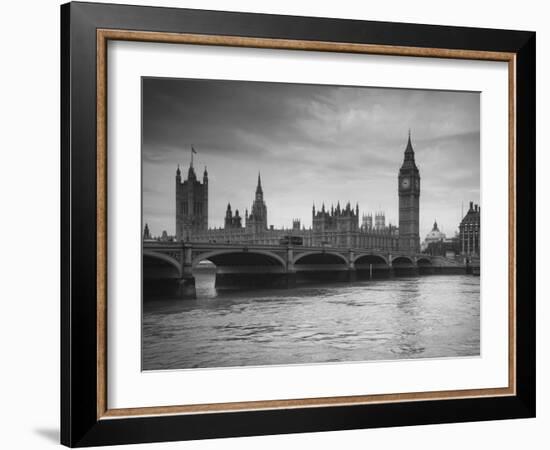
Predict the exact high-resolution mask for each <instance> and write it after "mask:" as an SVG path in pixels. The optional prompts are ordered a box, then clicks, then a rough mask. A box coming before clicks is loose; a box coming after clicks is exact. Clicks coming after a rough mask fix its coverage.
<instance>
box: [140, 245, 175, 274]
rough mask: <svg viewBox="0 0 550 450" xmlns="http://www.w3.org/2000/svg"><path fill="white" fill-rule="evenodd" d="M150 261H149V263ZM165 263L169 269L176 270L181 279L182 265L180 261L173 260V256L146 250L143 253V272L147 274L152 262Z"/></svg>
mask: <svg viewBox="0 0 550 450" xmlns="http://www.w3.org/2000/svg"><path fill="white" fill-rule="evenodd" d="M148 259H149V261H147V260H148ZM155 261H156V262H164V263H166V264H165V265H167V266H168V267H171V268H172V269H175V270H176V272H177V275H178V277H181V275H182V272H181V264H180V262H179V261H178V260H176V259H174V258H172V257H171V256H169V255H167V254H165V253H158V252H153V251H147V250H145V251H144V252H143V271H144V273H145V272H146V268H147V267H148V266H149V265H150V264H148V263H150V262H153V263H154V262H155Z"/></svg>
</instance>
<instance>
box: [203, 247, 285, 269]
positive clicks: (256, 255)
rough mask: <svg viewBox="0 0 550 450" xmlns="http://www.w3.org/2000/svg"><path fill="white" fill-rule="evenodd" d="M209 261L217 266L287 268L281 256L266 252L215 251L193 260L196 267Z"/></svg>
mask: <svg viewBox="0 0 550 450" xmlns="http://www.w3.org/2000/svg"><path fill="white" fill-rule="evenodd" d="M204 260H208V261H210V262H212V263H214V264H215V265H217V266H218V265H221V266H223V265H265V266H274V265H275V266H277V265H281V266H282V267H286V261H285V260H284V259H283V258H282V257H281V256H279V255H277V254H276V253H273V252H269V251H265V250H250V251H244V250H239V249H226V250H214V251H211V252H204V253H199V254H198V255H197V256H195V257H194V258H193V261H192V265H193V267H196V266H197V265H198V264H199V263H200V262H201V261H204Z"/></svg>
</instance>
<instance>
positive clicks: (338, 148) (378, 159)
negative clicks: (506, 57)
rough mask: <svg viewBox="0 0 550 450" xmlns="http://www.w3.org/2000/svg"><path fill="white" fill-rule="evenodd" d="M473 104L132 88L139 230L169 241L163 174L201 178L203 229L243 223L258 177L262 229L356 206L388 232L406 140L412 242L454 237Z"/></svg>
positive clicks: (392, 95)
mask: <svg viewBox="0 0 550 450" xmlns="http://www.w3.org/2000/svg"><path fill="white" fill-rule="evenodd" d="M479 114H480V104H479V94H478V93H470V92H447V91H427V90H409V89H382V88H366V87H341V86H324V85H303V84H285V83H258V82H249V81H245V82H242V81H217V80H186V79H158V78H145V79H144V80H143V149H142V151H143V216H144V217H143V219H144V222H148V223H149V226H150V228H151V231H152V233H153V234H155V235H157V234H160V233H161V232H162V230H167V231H168V233H169V234H173V233H174V229H175V218H174V215H175V174H176V167H177V164H178V163H179V164H180V165H181V166H182V175H185V176H186V175H187V168H188V166H189V159H190V149H191V145H193V146H194V148H195V149H196V151H197V152H198V154H197V155H195V168H196V170H197V175H199V176H200V178H201V179H202V172H203V170H204V166H205V165H206V166H208V173H209V185H210V187H209V188H210V196H209V203H210V204H209V216H210V217H209V225H210V226H211V227H218V226H222V225H223V217H224V214H225V209H226V206H227V203H228V202H230V203H231V206H232V207H233V209H235V208H238V209H239V211H240V212H241V214H242V215H244V210H245V208H248V209H249V210H250V206H251V204H252V201H253V197H254V191H255V187H256V180H257V177H258V171H260V172H261V174H262V185H263V190H264V198H265V201H266V204H267V208H268V221H269V224H273V225H275V227H276V228H280V227H290V226H291V224H292V219H293V218H299V219H301V220H302V224H304V225H306V227H309V226H310V225H311V207H312V204H313V202H315V205H316V206H319V207H320V206H321V203H322V202H323V201H324V202H325V205H326V206H328V207H330V205H331V203H334V204H335V205H336V202H337V201H340V202H341V203H342V202H343V203H344V204H345V203H346V202H347V201H351V202H352V203H353V205H355V202H359V209H360V214H363V213H368V212H374V211H376V210H383V211H385V212H386V222H391V223H393V224H397V221H398V196H397V174H398V171H399V167H400V165H401V162H402V160H403V152H404V150H405V146H406V143H407V133H408V129H409V128H410V129H411V134H412V144H413V148H414V150H415V155H416V162H417V165H418V167H419V170H420V176H421V178H422V186H421V189H422V191H421V195H420V233H421V238H422V239H423V238H424V236H425V234H426V233H427V232H428V231H429V230H430V229H431V226H432V224H433V221H434V219H437V221H438V223H439V225H440V229H441V230H442V231H443V232H445V233H447V235H452V234H454V231H455V230H456V229H457V226H458V222H459V221H460V212H461V204H462V203H464V208H465V209H466V208H467V205H468V202H469V201H470V200H472V201H474V202H476V203H479V194H480V193H479V187H480V170H479V162H480V128H479V126H480V116H479Z"/></svg>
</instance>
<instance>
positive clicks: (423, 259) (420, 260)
mask: <svg viewBox="0 0 550 450" xmlns="http://www.w3.org/2000/svg"><path fill="white" fill-rule="evenodd" d="M416 264H418V265H419V266H422V265H424V266H431V265H432V261H431V260H430V258H427V257H425V256H421V257H420V258H418V259H417V260H416Z"/></svg>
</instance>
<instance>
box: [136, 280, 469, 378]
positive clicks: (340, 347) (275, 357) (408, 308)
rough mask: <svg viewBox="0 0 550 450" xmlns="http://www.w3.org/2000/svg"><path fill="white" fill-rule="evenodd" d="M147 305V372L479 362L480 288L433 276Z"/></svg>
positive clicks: (205, 284)
mask: <svg viewBox="0 0 550 450" xmlns="http://www.w3.org/2000/svg"><path fill="white" fill-rule="evenodd" d="M195 276H196V287H197V300H179V299H163V300H160V299H159V300H153V299H148V300H147V301H145V302H144V304H143V336H142V339H143V340H142V344H143V345H142V358H143V370H163V369H189V368H213V367H231V366H263V365H273V364H311V363H327V362H343V361H374V360H395V359H411V358H442V357H445V358H450V357H462V356H478V355H479V354H480V328H479V327H480V318H479V310H480V285H479V280H480V279H479V277H475V276H471V275H433V276H420V277H407V278H392V279H384V280H370V281H363V282H353V283H337V284H326V285H307V286H301V287H297V288H294V289H289V290H283V289H281V290H274V289H270V290H254V291H231V292H217V291H216V289H215V288H214V273H213V272H209V271H200V272H199V273H197V274H195Z"/></svg>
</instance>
